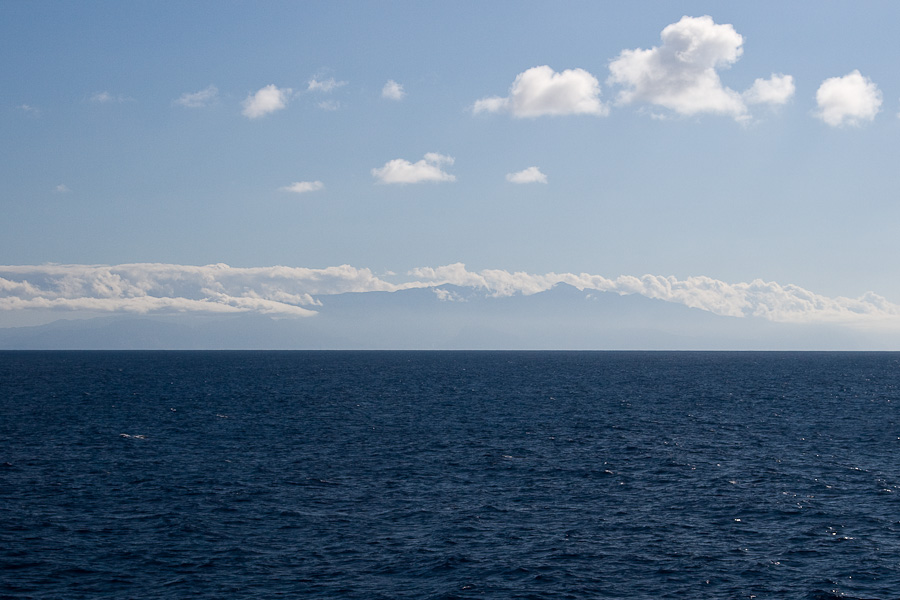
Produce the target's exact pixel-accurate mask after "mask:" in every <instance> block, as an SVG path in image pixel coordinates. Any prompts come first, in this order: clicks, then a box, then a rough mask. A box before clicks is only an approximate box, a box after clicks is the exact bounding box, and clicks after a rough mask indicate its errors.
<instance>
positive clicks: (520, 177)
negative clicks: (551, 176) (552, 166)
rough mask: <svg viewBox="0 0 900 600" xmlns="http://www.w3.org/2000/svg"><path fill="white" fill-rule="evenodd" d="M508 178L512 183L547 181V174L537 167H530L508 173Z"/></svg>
mask: <svg viewBox="0 0 900 600" xmlns="http://www.w3.org/2000/svg"><path fill="white" fill-rule="evenodd" d="M506 180H507V181H509V182H510V183H547V176H546V175H544V174H543V173H541V170H540V169H538V168H537V167H528V168H527V169H523V170H521V171H517V172H515V173H507V174H506Z"/></svg>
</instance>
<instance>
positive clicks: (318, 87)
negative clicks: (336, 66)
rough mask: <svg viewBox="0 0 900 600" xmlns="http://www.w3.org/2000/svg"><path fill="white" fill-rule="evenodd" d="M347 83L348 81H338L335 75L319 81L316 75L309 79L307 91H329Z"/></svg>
mask: <svg viewBox="0 0 900 600" xmlns="http://www.w3.org/2000/svg"><path fill="white" fill-rule="evenodd" d="M345 85H347V82H346V81H337V80H335V78H334V77H329V78H328V79H323V80H322V81H319V80H318V79H316V78H315V77H313V78H312V79H310V80H309V83H308V84H307V87H306V91H307V92H324V93H326V94H327V93H329V92H332V91H334V90H336V89H337V88H339V87H341V86H345Z"/></svg>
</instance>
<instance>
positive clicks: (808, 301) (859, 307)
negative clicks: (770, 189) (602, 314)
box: [408, 263, 900, 326]
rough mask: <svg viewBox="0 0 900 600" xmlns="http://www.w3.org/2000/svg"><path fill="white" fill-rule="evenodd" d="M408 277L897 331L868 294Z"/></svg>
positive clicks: (453, 269)
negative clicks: (571, 290) (573, 291)
mask: <svg viewBox="0 0 900 600" xmlns="http://www.w3.org/2000/svg"><path fill="white" fill-rule="evenodd" d="M409 275H410V276H412V277H414V278H416V279H418V280H419V281H417V282H416V284H415V285H423V284H430V285H433V286H440V285H445V284H451V285H457V286H464V287H475V288H480V289H483V290H485V291H486V292H487V293H488V294H490V295H492V296H497V297H503V296H511V295H514V294H523V295H530V294H536V293H539V292H544V291H547V290H549V289H550V288H552V287H553V286H555V285H557V284H560V283H565V284H568V285H571V286H574V287H576V288H578V289H580V290H596V291H598V292H613V293H617V294H621V295H627V294H639V295H641V296H646V297H648V298H655V299H657V300H664V301H666V302H675V303H678V304H684V305H685V306H689V307H692V308H698V309H701V310H706V311H709V312H712V313H715V314H717V315H722V316H729V317H759V318H763V319H767V320H770V321H777V322H785V323H847V324H867V323H868V324H872V323H891V324H893V325H895V326H900V305H897V304H892V303H890V302H888V301H887V300H886V299H884V298H882V297H880V296H878V295H876V294H873V293H871V292H869V293H867V294H865V295H863V296H862V297H860V298H856V299H851V298H844V297H837V298H830V297H827V296H822V295H819V294H815V293H813V292H811V291H809V290H805V289H803V288H801V287H799V286H796V285H791V284H788V285H781V284H778V283H775V282H765V281H762V280H759V279H757V280H754V281H752V282H750V283H727V282H724V281H720V280H717V279H713V278H710V277H703V276H700V277H688V278H687V279H682V280H679V279H677V278H675V277H663V276H658V275H643V276H641V277H635V276H631V275H623V276H620V277H617V278H615V279H608V278H606V277H603V276H601V275H590V274H587V273H580V274H575V273H547V274H544V275H536V274H531V273H525V272H515V273H510V272H509V271H504V270H496V269H485V270H482V271H478V272H472V271H468V270H467V269H466V267H465V265H464V264H462V263H456V264H452V265H446V266H443V267H437V268H432V267H422V268H418V269H413V270H412V271H410V272H409ZM408 285H409V284H408Z"/></svg>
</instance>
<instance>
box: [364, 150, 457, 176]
mask: <svg viewBox="0 0 900 600" xmlns="http://www.w3.org/2000/svg"><path fill="white" fill-rule="evenodd" d="M452 164H453V158H452V157H450V156H444V155H443V154H438V153H436V152H429V153H428V154H426V155H425V158H423V159H422V160H420V161H417V162H415V163H411V162H409V161H408V160H405V159H402V158H395V159H394V160H390V161H388V162H386V163H385V165H384V166H383V167H381V168H380V169H372V177H374V178H375V179H377V180H378V181H379V182H381V183H419V182H422V181H456V177H455V176H453V175H450V174H449V173H447V172H445V171H444V170H443V169H442V168H441V165H452Z"/></svg>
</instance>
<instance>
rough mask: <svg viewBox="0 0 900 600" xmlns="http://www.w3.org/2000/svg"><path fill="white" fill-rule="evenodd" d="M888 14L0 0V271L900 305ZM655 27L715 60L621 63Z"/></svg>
mask: <svg viewBox="0 0 900 600" xmlns="http://www.w3.org/2000/svg"><path fill="white" fill-rule="evenodd" d="M707 15H708V17H709V19H708V20H705V21H701V20H700V19H699V18H701V17H704V16H707ZM685 16H688V17H691V18H692V19H691V20H689V21H682V18H683V17H685ZM898 22H900V5H898V4H897V3H894V2H867V3H865V4H859V3H850V2H816V3H811V2H810V3H806V2H803V3H781V2H753V3H720V2H645V3H624V2H623V3H616V4H614V3H598V2H569V3H564V4H561V5H559V4H557V3H553V4H551V3H537V2H515V3H513V2H489V3H475V2H461V3H448V4H437V3H423V2H397V3H390V4H387V3H381V2H353V3H342V2H286V3H281V2H193V3H176V2H156V1H154V2H128V3H123V2H80V3H61V2H4V3H0V55H2V56H3V61H2V62H0V83H2V85H0V120H2V123H3V124H2V131H3V135H2V136H0V202H2V210H3V218H2V219H0V264H5V265H19V266H21V265H41V264H44V263H63V264H101V265H117V264H125V263H165V264H171V265H207V264H212V263H227V264H229V265H231V266H233V267H269V266H275V265H286V266H292V267H305V268H315V269H324V268H327V267H333V266H338V265H345V264H347V265H351V266H353V267H355V268H361V269H370V270H371V271H372V272H373V273H375V274H376V275H379V276H384V277H388V278H389V277H392V275H390V274H391V273H394V274H397V275H396V276H397V277H401V278H402V277H403V276H405V274H408V273H409V272H410V271H411V270H412V269H416V268H420V267H427V268H438V267H440V266H444V265H451V264H456V263H464V264H465V265H466V267H467V268H468V269H469V270H470V271H480V270H484V269H498V270H505V271H508V272H516V271H524V272H528V273H538V274H540V273H547V272H551V271H552V272H557V273H564V272H565V273H589V274H598V275H602V276H604V277H610V278H615V277H619V276H642V275H644V274H652V275H656V276H673V277H676V278H679V279H684V278H689V277H692V276H703V277H708V278H714V279H716V280H721V281H724V282H730V283H739V282H751V281H753V280H757V279H762V280H764V281H767V282H769V281H774V282H779V283H780V284H781V285H796V286H800V287H802V288H804V289H808V290H812V291H814V292H816V293H818V294H824V295H825V296H828V297H837V296H846V297H850V298H857V297H859V296H861V295H863V294H864V293H866V292H868V291H872V292H875V293H877V294H879V295H881V296H883V297H884V298H886V299H887V300H888V301H890V302H892V303H900V278H898V277H897V273H898V272H900V235H897V224H898V222H900V204H898V201H897V199H898V197H897V192H896V190H897V176H896V174H895V173H896V168H895V163H896V157H897V156H898V152H897V150H898V141H900V119H898V113H900V72H898V70H897V65H898V64H900V46H898V45H897V43H896V24H897V23H898ZM679 23H681V24H682V26H683V27H681V28H679V25H678V24H679ZM687 25H690V26H691V27H692V29H691V30H690V31H691V32H693V33H691V34H690V35H695V36H696V39H695V38H691V39H687V38H685V37H684V36H685V35H688V33H690V32H688V33H686V32H687V31H688V29H689V28H688V27H687ZM667 27H669V28H670V29H669V31H671V32H674V33H673V35H676V37H677V36H682V37H680V38H678V39H681V40H682V41H683V42H684V43H692V42H691V40H693V42H696V43H697V44H699V45H700V46H699V47H700V48H701V50H702V51H703V52H707V51H708V52H711V53H712V55H711V56H712V58H709V57H708V56H707V57H706V58H703V57H702V56H701V57H700V58H696V60H695V58H690V57H689V58H688V59H685V60H687V62H688V63H690V61H691V60H695V63H694V64H687V66H684V65H682V66H683V68H684V69H686V70H684V71H679V72H665V73H662V74H660V73H659V72H658V69H657V71H655V72H654V71H652V69H650V67H647V66H646V65H644V67H646V68H644V67H642V66H641V64H638V63H637V62H635V61H636V59H635V60H630V59H628V56H632V58H633V55H634V54H635V53H632V55H627V53H628V51H635V50H638V49H640V51H641V52H651V53H652V52H654V48H655V49H657V51H660V50H659V49H660V48H663V50H661V51H660V52H664V51H665V48H666V47H669V48H673V47H674V46H672V44H674V43H675V42H671V43H670V45H669V46H666V44H665V42H664V41H663V40H661V37H660V36H661V32H663V30H664V29H666V28H667ZM671 28H674V29H671ZM704 36H705V37H704ZM735 36H738V37H735ZM735 40H737V41H736V42H735ZM676 41H677V40H676ZM704 44H706V46H704ZM729 44H730V45H729ZM729 53H731V54H730V55H729ZM648 56H649V55H648ZM660 56H661V54H660ZM729 56H730V58H729ZM682 58H683V57H682ZM626 59H628V60H626ZM652 59H653V57H652V56H651V57H650V58H649V59H648V60H652ZM707 59H708V60H712V61H713V63H715V67H714V68H712V70H710V69H706V70H705V71H703V72H701V71H697V70H696V69H700V68H701V67H702V66H703V65H702V64H700V63H701V62H702V61H703V60H707ZM660 60H662V59H660ZM679 60H681V59H679ZM696 61H700V62H696ZM713 63H710V64H713ZM648 64H649V63H648ZM614 65H618V66H619V67H621V68H620V69H619V70H618V72H619V73H620V75H619V76H618V78H616V77H614V76H613V70H614V68H615V67H614ZM660 65H661V67H660ZM544 66H546V71H535V70H534V69H535V68H536V67H544ZM657 67H659V68H662V69H663V70H665V69H667V68H670V67H672V65H671V64H669V63H666V62H665V61H663V62H661V63H659V65H657ZM642 68H643V69H644V70H643V71H642V70H641V69H642ZM673 68H674V67H673ZM678 68H682V67H678ZM690 69H695V70H694V71H691V70H690ZM567 72H568V74H566V73H567ZM622 73H624V75H623V74H622ZM653 73H656V74H655V75H653ZM698 73H700V75H698ZM710 73H711V74H712V75H711V76H712V77H713V78H715V77H718V80H717V81H718V83H716V82H715V81H714V82H713V87H712V88H710V87H707V88H703V89H705V92H704V93H702V94H698V93H696V92H697V90H700V89H701V88H700V87H697V86H700V85H701V83H702V81H701V79H696V81H694V80H692V79H691V78H692V77H695V76H696V77H701V76H702V77H707V76H710ZM854 74H855V75H854ZM519 76H523V77H524V79H522V80H521V81H522V82H523V85H522V87H521V88H520V89H518V91H517V90H516V89H515V87H514V86H515V84H514V82H515V81H516V79H517V77H519ZM788 76H789V78H790V80H789V85H786V84H787V82H788V80H787V79H785V77H788ZM648 77H649V79H648ZM653 77H656V79H654V78H653ZM773 77H777V78H780V79H777V80H776V79H773ZM553 78H559V79H553ZM829 79H831V80H832V84H830V88H829V87H828V86H826V88H825V90H822V86H823V84H824V83H825V82H826V80H829ZM757 80H764V81H765V82H769V83H770V84H772V85H770V86H769V88H765V89H768V90H769V95H768V96H765V97H763V96H764V95H763V96H761V95H760V94H759V93H757V94H755V95H754V94H753V93H751V91H750V90H751V88H753V86H754V82H756V81H757ZM528 81H531V82H532V83H533V84H534V85H533V86H532V87H531V88H528V87H527V86H526V85H524V84H525V83H527V82H528ZM679 81H680V82H681V83H678V82H679ZM685 81H687V83H685ZM389 82H393V83H394V84H396V85H394V86H393V87H392V86H391V85H390V83H389ZM554 82H555V83H554ZM673 82H674V83H673ZM779 82H780V84H782V85H781V87H780V88H778V89H774V88H777V87H778V86H774V83H779ZM706 83H709V82H708V81H706ZM695 84H696V85H695ZM553 85H556V86H557V87H555V88H553V87H552V86H553ZM678 85H681V88H679V89H680V91H679V89H674V88H673V87H672V86H675V87H677V86H678ZM270 86H271V87H270ZM541 86H544V87H543V88H542V87H541ZM547 86H550V87H549V88H548V87H547ZM579 86H580V87H579ZM591 86H593V87H591ZM667 86H668V87H667ZM691 86H694V88H692V87H691ZM716 86H718V87H716ZM386 87H387V91H388V92H390V90H391V89H393V90H394V94H393V97H392V96H391V94H390V93H386V91H385V90H386ZM788 87H789V88H790V90H788ZM266 89H268V90H269V93H268V96H267V95H266V93H262V95H259V94H260V92H265V90H266ZM755 89H757V90H759V89H763V88H755ZM773 89H774V91H773ZM829 89H830V94H829V93H827V92H829ZM535 90H537V91H535ZM541 90H543V91H544V92H545V93H544V95H543V96H542V95H541V94H540V92H541ZM788 91H790V93H788ZM820 92H821V93H820ZM516 94H518V96H517V95H516ZM529 94H532V96H534V97H530V96H529ZM535 94H536V95H535ZM817 94H818V95H820V96H821V98H820V99H819V100H817ZM492 98H493V99H494V100H491V99H492ZM517 98H518V100H517ZM761 98H763V99H762V100H761ZM254 99H255V100H254ZM504 99H505V100H504ZM754 100H755V101H754ZM479 101H482V102H481V103H479ZM518 101H521V103H520V104H516V102H518ZM578 101H580V102H581V103H580V104H579V103H578ZM529 102H531V104H529ZM729 102H730V103H731V104H728V103H729ZM280 105H283V106H282V107H279V106H280ZM517 106H518V108H516V107H517ZM529 106H531V107H532V109H530V110H531V112H528V110H529V109H528V107H529ZM523 107H524V108H523ZM535 107H536V108H535ZM517 111H518V112H517ZM392 161H399V162H392ZM420 161H422V162H420ZM391 165H393V166H391ZM531 167H535V168H536V169H533V170H532V171H526V170H527V169H529V168H531ZM523 171H525V174H523V175H520V176H518V177H517V176H516V175H515V174H516V173H521V172H523ZM429 174H430V175H429ZM529 174H530V176H531V177H529ZM422 177H424V178H425V179H428V178H429V177H431V179H437V180H432V181H428V180H423V181H418V182H415V180H416V179H417V178H422ZM392 178H393V179H392ZM404 178H406V179H404ZM535 178H537V181H531V182H526V183H515V181H516V180H519V181H522V180H525V181H528V180H529V179H531V180H534V179H535ZM401 180H402V181H407V182H406V183H400V182H397V181H401ZM511 180H512V181H511ZM297 183H299V184H301V185H300V186H298V187H297V188H296V189H299V190H306V191H304V192H303V193H298V192H296V191H291V190H290V187H291V186H292V185H294V184H297Z"/></svg>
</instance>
